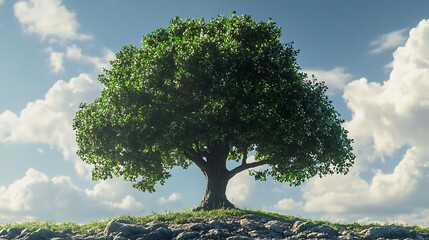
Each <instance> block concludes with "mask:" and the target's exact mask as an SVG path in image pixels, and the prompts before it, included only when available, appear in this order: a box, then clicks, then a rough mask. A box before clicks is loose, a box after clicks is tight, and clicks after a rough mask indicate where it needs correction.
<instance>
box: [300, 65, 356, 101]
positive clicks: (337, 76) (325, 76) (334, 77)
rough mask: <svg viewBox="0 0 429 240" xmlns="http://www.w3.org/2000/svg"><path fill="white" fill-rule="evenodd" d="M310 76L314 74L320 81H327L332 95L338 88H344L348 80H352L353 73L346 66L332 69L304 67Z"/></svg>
mask: <svg viewBox="0 0 429 240" xmlns="http://www.w3.org/2000/svg"><path fill="white" fill-rule="evenodd" d="M303 71H304V72H305V73H307V75H308V76H309V77H312V76H314V77H315V78H316V79H317V80H318V81H322V82H325V84H326V86H328V94H329V95H332V94H333V93H334V92H335V91H337V90H343V89H344V87H345V86H346V84H347V83H348V82H350V81H351V80H352V75H351V74H350V73H347V72H346V70H345V69H344V68H341V67H336V68H333V69H331V70H322V69H304V70H303Z"/></svg>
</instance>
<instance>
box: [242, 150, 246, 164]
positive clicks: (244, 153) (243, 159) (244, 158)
mask: <svg viewBox="0 0 429 240" xmlns="http://www.w3.org/2000/svg"><path fill="white" fill-rule="evenodd" d="M246 161H247V151H243V158H242V159H241V165H246V164H247V162H246Z"/></svg>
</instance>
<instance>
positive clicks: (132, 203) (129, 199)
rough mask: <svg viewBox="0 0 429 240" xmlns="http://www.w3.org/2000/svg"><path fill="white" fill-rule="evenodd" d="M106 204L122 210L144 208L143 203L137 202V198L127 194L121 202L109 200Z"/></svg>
mask: <svg viewBox="0 0 429 240" xmlns="http://www.w3.org/2000/svg"><path fill="white" fill-rule="evenodd" d="M106 205H107V206H109V207H110V208H117V209H122V210H132V209H137V208H140V209H141V208H143V204H141V203H139V202H137V201H136V199H135V198H134V197H133V196H130V195H126V196H125V197H124V198H123V199H122V200H121V201H120V202H117V203H116V202H113V203H112V202H107V203H106Z"/></svg>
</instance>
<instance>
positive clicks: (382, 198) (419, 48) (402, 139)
mask: <svg viewBox="0 0 429 240" xmlns="http://www.w3.org/2000/svg"><path fill="white" fill-rule="evenodd" d="M428 53H429V21H428V20H423V21H421V22H420V23H419V24H418V25H417V26H416V27H415V28H413V29H412V30H411V31H410V35H409V38H408V40H407V41H406V44H405V46H403V47H400V48H398V49H397V50H396V51H395V53H394V54H393V56H394V60H393V63H392V72H391V74H390V79H388V80H386V81H385V82H383V83H378V82H370V81H368V80H367V79H365V78H361V79H358V80H355V81H352V82H350V83H349V84H347V85H346V87H345V89H344V99H345V101H346V103H347V106H348V108H349V109H350V110H351V111H352V116H353V117H352V119H351V120H350V121H349V122H347V123H346V124H345V127H346V128H347V129H348V130H349V134H350V137H351V138H353V139H355V146H354V148H355V152H356V155H357V159H356V164H355V167H354V168H353V169H352V170H351V172H350V173H349V174H348V175H346V176H342V175H334V176H328V177H325V178H322V179H319V178H314V179H311V180H309V181H308V182H307V183H306V184H305V185H304V186H303V188H302V193H303V198H304V202H303V207H304V210H305V211H306V212H309V213H312V212H313V213H315V212H319V213H322V214H324V216H325V217H327V218H333V217H336V218H338V219H344V218H346V219H349V221H351V220H359V219H366V220H368V221H378V220H383V219H384V220H386V219H395V220H397V221H408V223H409V224H421V225H425V224H426V225H427V224H428V223H429V217H428V215H423V214H422V211H423V212H426V213H427V212H429V201H427V200H428V199H429V192H428V191H427V183H428V182H429V157H428V156H429V150H428V149H429V138H428V137H427V136H428V135H429V125H428V122H429V95H428V92H429V54H428ZM403 151H404V153H403V155H401V153H402V152H403ZM394 156H397V157H398V158H399V162H398V163H397V165H396V166H395V167H394V169H393V170H392V171H391V172H389V171H387V172H383V171H381V170H380V169H379V167H376V166H377V165H376V164H383V161H385V162H390V163H389V164H394V162H392V161H396V160H395V159H394ZM365 174H366V175H368V174H372V176H371V177H369V178H368V177H365V178H364V177H363V175H365ZM293 204H294V202H292V201H289V200H287V199H286V200H284V201H283V202H281V201H280V202H278V207H282V206H285V208H287V207H288V206H291V205H293ZM367 216H371V217H367ZM375 216H377V217H375ZM411 219H413V220H411Z"/></svg>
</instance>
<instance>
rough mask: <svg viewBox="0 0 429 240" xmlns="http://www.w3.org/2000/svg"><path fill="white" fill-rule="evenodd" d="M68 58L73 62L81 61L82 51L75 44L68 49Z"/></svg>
mask: <svg viewBox="0 0 429 240" xmlns="http://www.w3.org/2000/svg"><path fill="white" fill-rule="evenodd" d="M67 58H69V59H73V60H80V59H81V58H82V49H80V48H79V47H77V46H76V45H74V44H73V45H71V46H69V47H67Z"/></svg>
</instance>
